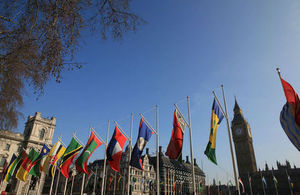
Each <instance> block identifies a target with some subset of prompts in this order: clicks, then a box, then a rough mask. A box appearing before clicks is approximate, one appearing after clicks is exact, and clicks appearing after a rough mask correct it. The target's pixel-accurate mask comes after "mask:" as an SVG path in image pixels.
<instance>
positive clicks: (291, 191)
mask: <svg viewBox="0 0 300 195" xmlns="http://www.w3.org/2000/svg"><path fill="white" fill-rule="evenodd" d="M285 173H286V176H287V179H288V182H289V188H290V193H291V195H293V190H292V187H291V178H290V176H289V175H288V172H287V169H285Z"/></svg>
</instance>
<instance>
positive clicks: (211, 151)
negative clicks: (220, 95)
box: [204, 99, 224, 165]
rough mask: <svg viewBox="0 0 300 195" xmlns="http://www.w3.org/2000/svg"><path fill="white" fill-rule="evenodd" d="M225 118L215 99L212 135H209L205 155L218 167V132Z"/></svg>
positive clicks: (211, 127)
mask: <svg viewBox="0 0 300 195" xmlns="http://www.w3.org/2000/svg"><path fill="white" fill-rule="evenodd" d="M223 118H224V115H223V113H222V112H221V109H220V107H219V105H218V104H217V102H216V100H215V99H214V102H213V105H212V112H211V121H210V134H209V141H208V144H207V146H206V149H205V152H204V154H205V155H206V156H207V158H208V159H209V160H210V161H211V162H213V163H214V164H216V165H217V158H216V138H217V130H218V127H219V125H220V123H221V122H222V120H223Z"/></svg>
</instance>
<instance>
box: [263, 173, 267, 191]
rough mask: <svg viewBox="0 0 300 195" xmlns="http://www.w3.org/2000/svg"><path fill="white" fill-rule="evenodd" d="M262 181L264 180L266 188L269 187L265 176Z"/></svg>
mask: <svg viewBox="0 0 300 195" xmlns="http://www.w3.org/2000/svg"><path fill="white" fill-rule="evenodd" d="M262 181H263V184H264V186H265V188H266V189H267V188H268V185H267V181H266V179H265V177H264V176H263V177H262Z"/></svg>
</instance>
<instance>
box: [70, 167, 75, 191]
mask: <svg viewBox="0 0 300 195" xmlns="http://www.w3.org/2000/svg"><path fill="white" fill-rule="evenodd" d="M75 170H76V169H73V170H72V184H71V192H70V194H72V193H73V186H74V178H75V174H73V173H74V171H75Z"/></svg>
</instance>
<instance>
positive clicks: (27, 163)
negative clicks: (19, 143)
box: [16, 148, 39, 182]
mask: <svg viewBox="0 0 300 195" xmlns="http://www.w3.org/2000/svg"><path fill="white" fill-rule="evenodd" d="M38 156H39V153H38V152H37V151H35V150H34V149H33V148H32V149H31V150H30V152H29V154H28V156H27V157H25V159H24V160H23V162H22V164H21V166H20V168H19V170H18V171H17V174H16V178H17V179H19V180H21V181H24V182H25V181H26V180H27V177H28V173H29V171H30V169H31V168H32V166H33V162H34V161H35V160H36V159H37V158H38Z"/></svg>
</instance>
